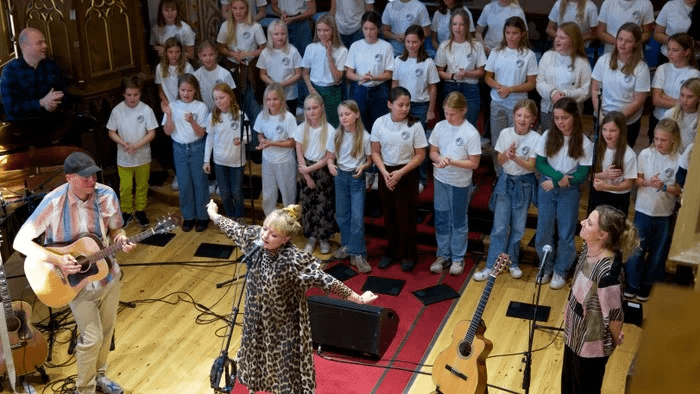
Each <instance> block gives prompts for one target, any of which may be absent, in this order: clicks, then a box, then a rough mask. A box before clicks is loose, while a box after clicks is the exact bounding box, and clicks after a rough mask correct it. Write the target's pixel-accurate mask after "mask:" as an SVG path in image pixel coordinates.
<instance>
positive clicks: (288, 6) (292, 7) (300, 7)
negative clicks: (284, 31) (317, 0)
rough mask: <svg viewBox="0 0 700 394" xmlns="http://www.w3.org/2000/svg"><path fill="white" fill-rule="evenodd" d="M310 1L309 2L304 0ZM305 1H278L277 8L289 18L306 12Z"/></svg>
mask: <svg viewBox="0 0 700 394" xmlns="http://www.w3.org/2000/svg"><path fill="white" fill-rule="evenodd" d="M306 1H310V0H306ZM306 1H305V0H278V1H277V7H279V9H280V10H282V11H283V12H284V13H286V14H287V15H289V16H294V15H298V14H301V13H302V12H304V11H306Z"/></svg>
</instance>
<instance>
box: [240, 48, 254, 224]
mask: <svg viewBox="0 0 700 394" xmlns="http://www.w3.org/2000/svg"><path fill="white" fill-rule="evenodd" d="M252 60H253V58H252V57H249V58H245V59H243V60H242V61H241V64H242V65H243V67H240V68H239V69H238V71H239V73H238V84H239V86H240V89H239V94H238V96H239V97H240V99H239V100H238V105H239V106H240V107H241V112H242V113H243V115H241V130H240V134H239V136H240V139H241V153H243V152H245V151H247V149H246V145H248V144H253V146H255V144H256V143H257V141H253V132H252V130H251V129H252V123H253V122H255V119H250V118H248V121H247V122H246V121H245V120H244V119H245V117H247V114H246V111H245V109H244V107H245V97H246V95H247V94H248V65H249V64H250V62H251V61H252ZM253 100H255V98H253ZM246 126H248V137H249V138H250V140H249V141H248V142H247V143H246V144H243V143H242V141H243V135H244V133H245V131H244V129H245V127H246ZM241 157H242V156H241ZM251 161H252V160H251V158H250V157H248V190H249V191H250V206H251V210H252V211H253V225H255V224H256V219H255V217H256V215H255V198H254V196H253V163H251ZM243 199H244V200H245V196H243Z"/></svg>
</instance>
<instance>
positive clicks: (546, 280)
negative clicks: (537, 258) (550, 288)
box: [536, 272, 552, 285]
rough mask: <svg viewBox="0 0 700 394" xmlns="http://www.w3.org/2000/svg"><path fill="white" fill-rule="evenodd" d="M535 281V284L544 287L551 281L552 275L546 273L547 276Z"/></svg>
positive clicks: (543, 275) (544, 275)
mask: <svg viewBox="0 0 700 394" xmlns="http://www.w3.org/2000/svg"><path fill="white" fill-rule="evenodd" d="M537 279H538V280H537V281H536V282H537V283H540V284H543V285H546V284H547V283H549V281H550V280H551V279H552V273H551V272H550V273H548V274H542V280H539V278H537Z"/></svg>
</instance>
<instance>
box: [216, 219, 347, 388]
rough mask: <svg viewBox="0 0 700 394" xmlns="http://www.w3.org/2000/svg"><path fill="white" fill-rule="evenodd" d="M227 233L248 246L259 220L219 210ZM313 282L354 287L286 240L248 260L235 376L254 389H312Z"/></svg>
mask: <svg viewBox="0 0 700 394" xmlns="http://www.w3.org/2000/svg"><path fill="white" fill-rule="evenodd" d="M216 223H217V224H218V225H219V226H220V227H221V228H222V229H223V230H224V231H225V232H226V236H227V237H228V238H230V239H231V240H233V241H234V242H235V243H236V244H237V245H238V246H240V247H242V248H243V249H244V250H247V249H248V248H249V246H250V245H251V244H252V242H253V241H254V240H255V239H256V238H258V237H260V230H261V228H260V226H243V225H239V224H237V223H236V222H234V221H232V220H230V219H228V218H225V217H223V216H220V217H219V218H218V219H217V220H216ZM311 286H316V287H319V288H320V289H322V290H324V291H326V292H331V293H333V294H337V295H339V296H340V297H343V298H347V297H348V296H350V295H351V294H352V290H350V288H348V287H347V286H346V285H344V284H343V283H342V282H340V281H339V280H337V279H335V278H334V277H332V276H330V275H328V274H326V273H325V272H323V271H322V270H321V269H320V262H319V260H318V259H317V258H315V257H313V256H312V255H311V254H310V253H308V252H306V251H304V250H301V249H298V248H297V247H296V246H294V244H292V243H291V242H288V243H286V244H284V245H282V246H281V247H280V248H279V249H278V250H276V251H268V250H265V249H263V252H262V253H261V256H260V258H259V259H258V260H257V261H253V262H251V263H250V264H249V265H248V272H247V283H246V298H245V313H244V316H243V336H242V338H241V346H240V348H239V350H238V354H237V356H236V365H237V366H238V372H237V376H238V379H239V380H240V382H241V383H243V384H244V385H246V386H247V387H248V390H250V392H251V393H253V392H256V391H265V392H271V393H274V394H278V393H280V394H281V393H285V394H286V393H290V394H291V393H294V394H298V393H313V392H314V391H315V389H316V372H315V370H314V360H313V344H312V341H311V324H310V321H309V307H308V304H307V302H306V290H308V289H309V288H310V287H311Z"/></svg>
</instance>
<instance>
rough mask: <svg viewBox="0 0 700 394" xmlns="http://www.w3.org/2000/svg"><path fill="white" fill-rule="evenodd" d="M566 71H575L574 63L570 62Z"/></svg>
mask: <svg viewBox="0 0 700 394" xmlns="http://www.w3.org/2000/svg"><path fill="white" fill-rule="evenodd" d="M566 71H568V72H570V73H571V72H574V65H573V64H569V65H568V66H566Z"/></svg>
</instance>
